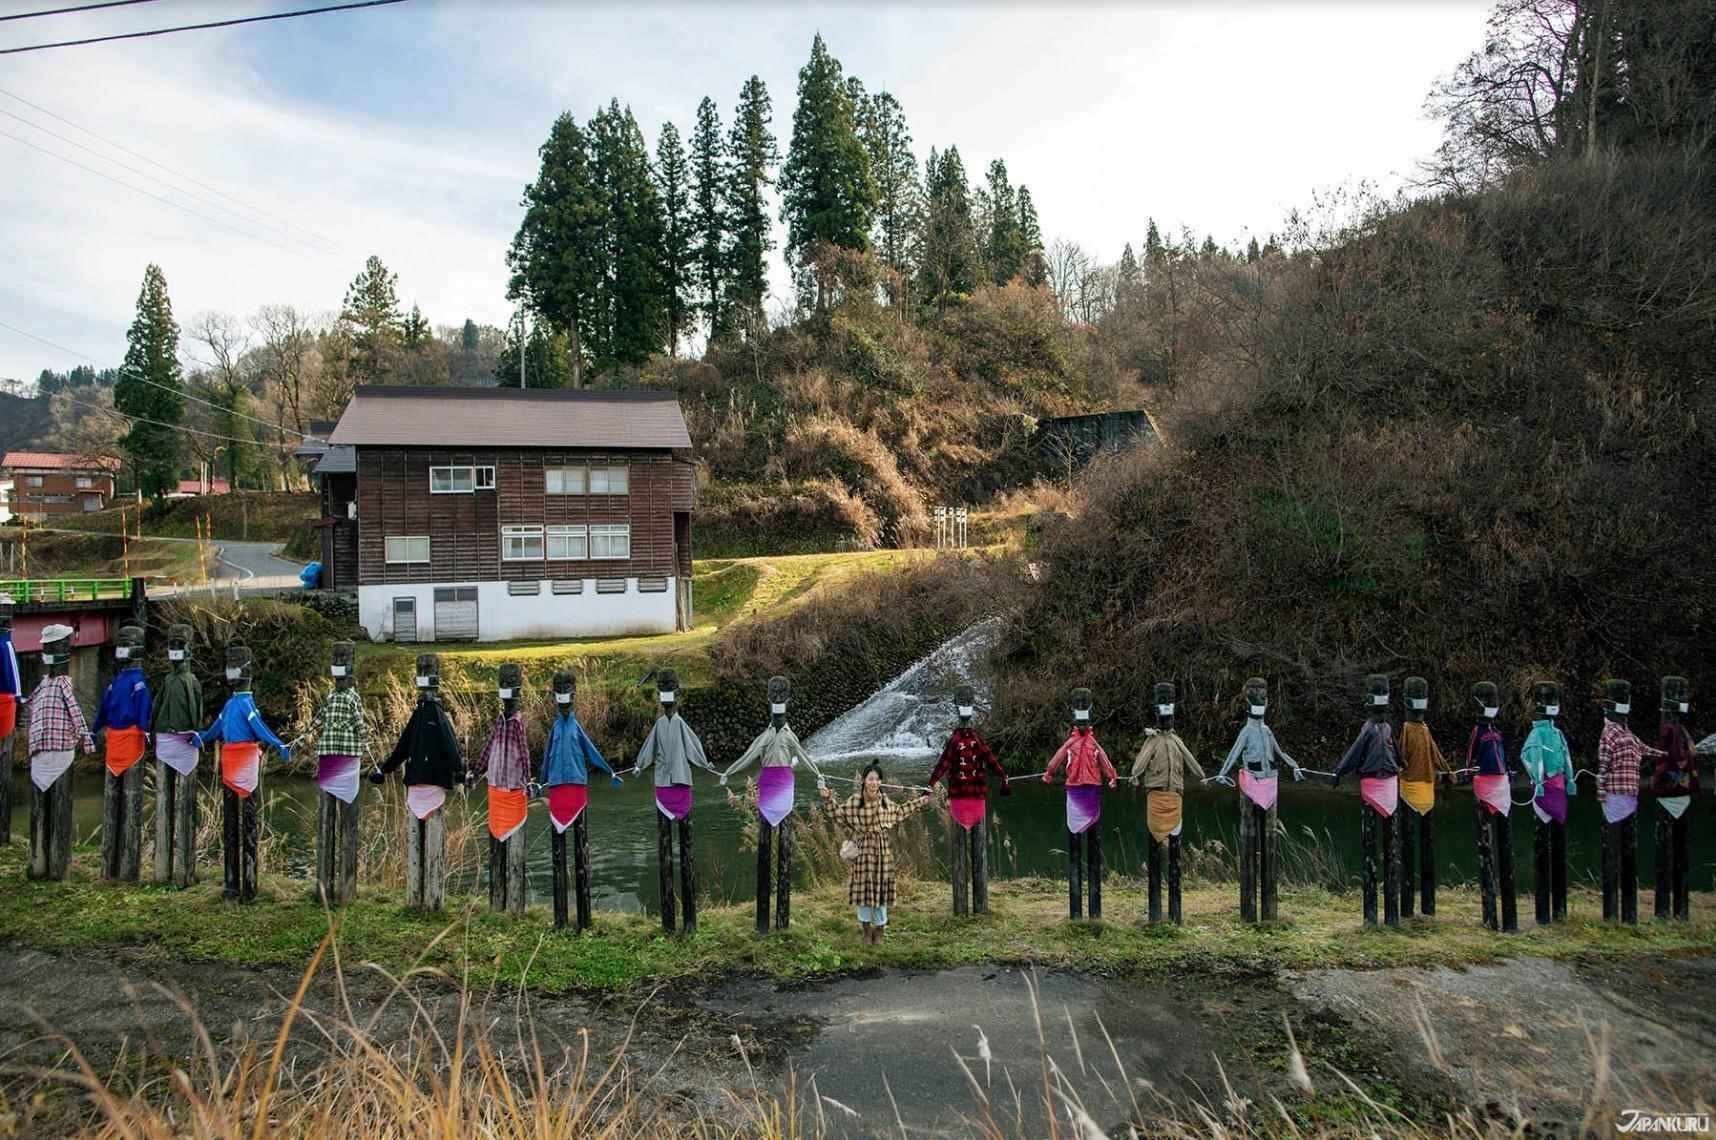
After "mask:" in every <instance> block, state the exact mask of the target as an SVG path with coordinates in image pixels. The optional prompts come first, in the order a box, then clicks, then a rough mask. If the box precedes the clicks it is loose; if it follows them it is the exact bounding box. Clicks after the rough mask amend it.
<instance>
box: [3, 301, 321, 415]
mask: <svg viewBox="0 0 1716 1140" xmlns="http://www.w3.org/2000/svg"><path fill="white" fill-rule="evenodd" d="M0 329H9V330H10V331H12V332H15V333H17V334H18V335H19V336H27V337H29V338H30V339H31V340H36V341H41V342H42V343H43V344H45V345H47V346H48V347H49V348H57V349H59V350H60V351H61V352H69V353H71V354H72V355H73V356H81V357H82V358H83V359H85V360H87V361H89V362H90V363H91V364H100V363H101V361H99V360H97V359H96V358H95V357H93V356H91V355H89V354H88V353H86V352H79V351H78V350H77V349H75V348H67V347H66V346H65V345H63V344H55V343H54V342H53V341H51V340H49V339H48V338H47V337H41V336H37V335H36V334H35V333H32V332H25V331H24V330H23V329H21V328H18V327H16V326H15V325H9V324H7V323H6V322H5V321H0ZM132 379H134V380H141V381H143V383H145V384H151V385H153V386H154V387H156V388H160V389H162V390H163V391H167V392H171V393H173V394H174V395H176V396H178V397H179V398H180V399H184V400H190V401H192V402H193V403H197V404H202V405H204V406H206V407H210V408H213V409H214V410H215V411H217V412H219V413H221V414H222V415H225V416H232V417H233V418H235V419H240V420H249V421H250V422H251V423H254V424H261V425H262V426H263V427H265V428H272V429H274V430H275V431H277V432H279V433H281V434H282V435H295V436H297V437H298V438H299V439H307V438H308V437H307V436H306V435H305V434H304V433H303V432H301V431H294V430H293V429H292V428H289V427H287V426H286V425H285V424H277V423H275V422H274V421H273V420H260V419H257V418H256V417H255V416H247V415H245V414H244V413H243V412H240V411H236V410H234V409H231V408H223V407H221V406H220V405H219V404H217V403H215V402H214V401H212V400H205V399H203V398H202V397H201V396H193V395H192V394H191V393H189V392H186V391H184V390H183V389H181V388H174V387H172V386H171V385H169V384H163V383H161V382H160V381H159V380H151V379H149V378H148V377H147V376H135V377H132ZM116 410H117V409H116ZM118 414H119V415H125V414H127V413H125V412H119V413H118ZM182 430H184V431H190V430H191V429H190V428H184V429H182ZM200 434H204V435H206V434H208V433H207V432H203V433H200ZM220 438H223V439H229V438H231V437H230V436H222V437H220ZM239 442H245V441H243V440H240V441H239Z"/></svg>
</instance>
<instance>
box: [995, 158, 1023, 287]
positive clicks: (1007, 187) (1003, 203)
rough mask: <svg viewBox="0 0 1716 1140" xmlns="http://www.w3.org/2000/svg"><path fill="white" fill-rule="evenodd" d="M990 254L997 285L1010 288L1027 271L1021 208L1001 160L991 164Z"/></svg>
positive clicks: (1005, 165)
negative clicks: (1020, 215)
mask: <svg viewBox="0 0 1716 1140" xmlns="http://www.w3.org/2000/svg"><path fill="white" fill-rule="evenodd" d="M986 252H987V254H988V258H987V260H988V262H989V272H990V273H991V274H992V275H993V277H994V279H995V284H997V285H1005V284H1007V282H1009V281H1011V280H1013V278H1015V277H1017V276H1019V274H1020V272H1022V271H1023V270H1024V268H1025V242H1024V234H1023V233H1022V232H1021V231H1020V229H1019V206H1018V202H1017V198H1016V195H1015V194H1014V192H1013V184H1012V183H1011V182H1009V181H1008V179H1007V164H1006V163H1005V162H1002V161H1001V160H1000V159H996V160H995V161H994V162H991V163H990V164H989V240H988V249H987V251H986Z"/></svg>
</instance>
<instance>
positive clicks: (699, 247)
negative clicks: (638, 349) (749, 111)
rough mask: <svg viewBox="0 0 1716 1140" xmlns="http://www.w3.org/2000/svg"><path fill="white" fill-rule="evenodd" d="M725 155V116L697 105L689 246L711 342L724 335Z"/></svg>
mask: <svg viewBox="0 0 1716 1140" xmlns="http://www.w3.org/2000/svg"><path fill="white" fill-rule="evenodd" d="M726 164H727V155H726V148H725V145H724V144H723V143H722V141H721V112H720V111H718V110H716V108H715V100H713V99H711V98H709V97H708V96H707V95H705V96H704V97H703V102H701V103H699V104H698V105H697V126H696V128H695V129H694V130H693V131H692V132H691V171H690V177H691V202H690V223H689V226H690V242H691V247H692V248H691V258H692V264H691V276H692V278H693V279H694V280H693V293H694V295H695V297H696V307H697V308H698V309H699V310H701V311H702V313H703V320H704V321H705V322H706V323H707V325H708V328H709V340H710V342H711V343H713V342H714V341H716V340H719V339H720V337H721V335H722V334H723V333H724V332H725V331H726V330H725V322H724V321H723V314H722V311H721V292H722V288H723V285H724V284H725V281H726V277H727V246H726V239H727V226H728V217H727V166H726Z"/></svg>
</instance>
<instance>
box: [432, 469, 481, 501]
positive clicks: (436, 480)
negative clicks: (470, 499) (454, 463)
mask: <svg viewBox="0 0 1716 1140" xmlns="http://www.w3.org/2000/svg"><path fill="white" fill-rule="evenodd" d="M476 489H477V469H476V468H475V467H431V468H429V493H430V494H431V495H469V494H470V493H471V492H472V491H474V490H476Z"/></svg>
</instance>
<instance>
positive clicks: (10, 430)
mask: <svg viewBox="0 0 1716 1140" xmlns="http://www.w3.org/2000/svg"><path fill="white" fill-rule="evenodd" d="M53 427H54V417H53V411H52V409H51V408H50V407H49V405H48V401H47V400H40V399H38V400H25V399H22V398H20V397H18V396H13V395H9V394H7V393H4V392H0V453H4V452H7V451H17V450H19V449H21V448H28V447H37V446H40V445H41V444H42V443H43V442H44V441H45V440H46V438H47V436H48V434H49V433H50V432H52V431H53Z"/></svg>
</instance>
